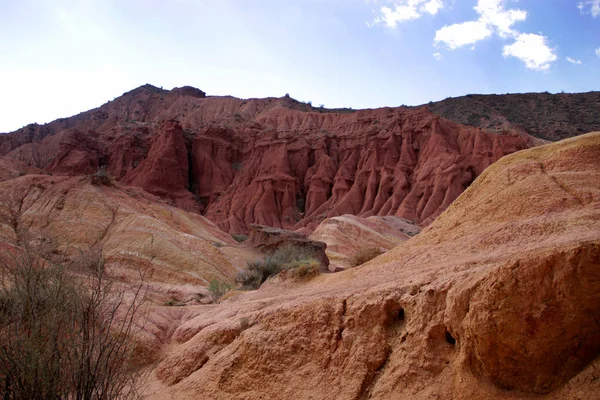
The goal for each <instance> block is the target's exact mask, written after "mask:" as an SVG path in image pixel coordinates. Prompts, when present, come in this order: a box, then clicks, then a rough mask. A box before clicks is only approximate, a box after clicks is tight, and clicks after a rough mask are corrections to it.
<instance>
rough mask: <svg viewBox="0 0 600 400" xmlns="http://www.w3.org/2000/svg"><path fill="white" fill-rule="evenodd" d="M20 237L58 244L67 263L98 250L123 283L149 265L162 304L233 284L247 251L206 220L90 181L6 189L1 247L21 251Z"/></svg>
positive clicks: (33, 180)
mask: <svg viewBox="0 0 600 400" xmlns="http://www.w3.org/2000/svg"><path fill="white" fill-rule="evenodd" d="M21 233H27V238H28V240H31V241H33V242H38V243H39V242H45V241H47V242H52V243H51V245H52V246H54V249H53V253H54V254H61V255H64V256H65V257H68V258H75V257H77V256H78V253H79V252H88V251H90V249H92V250H93V249H100V250H101V251H102V254H103V255H104V257H106V265H107V266H108V267H109V268H111V269H114V272H115V277H116V278H118V279H120V280H121V281H125V282H128V281H137V280H139V275H138V272H139V271H138V270H139V268H140V266H143V267H145V266H146V265H147V264H149V265H150V269H149V270H148V271H147V272H148V273H147V275H146V283H148V284H149V285H150V290H151V292H152V294H154V295H156V296H155V299H157V301H159V302H160V300H161V299H162V300H163V301H166V300H169V299H172V300H177V301H189V300H191V299H194V296H195V295H196V294H198V293H205V292H206V289H205V287H206V286H207V284H208V282H210V281H211V280H212V279H218V280H219V281H229V282H233V280H234V278H235V276H236V274H237V271H238V268H239V267H243V266H245V263H244V262H243V260H242V259H243V258H244V254H245V252H246V250H244V249H239V248H237V246H236V243H235V241H233V239H232V238H231V237H230V236H229V235H228V234H226V233H225V232H223V231H221V230H220V229H219V228H218V227H217V226H215V225H214V224H213V223H212V222H210V221H209V220H207V219H206V218H204V217H202V216H200V215H197V214H192V213H188V212H185V211H182V210H180V209H178V208H176V207H172V206H169V205H168V204H166V203H165V202H163V201H161V200H160V199H158V198H155V197H154V196H151V195H149V194H148V193H146V192H144V191H143V190H140V189H138V188H124V187H120V186H104V185H92V184H90V178H86V177H68V176H47V175H26V176H22V177H20V178H15V179H11V180H7V181H4V182H0V247H2V248H4V249H10V248H12V247H14V246H19V245H20V244H21V243H20V241H21V240H23V239H22V237H21V236H20V234H21ZM233 249H235V250H233ZM232 253H239V254H232ZM251 257H255V255H254V253H252V254H251Z"/></svg>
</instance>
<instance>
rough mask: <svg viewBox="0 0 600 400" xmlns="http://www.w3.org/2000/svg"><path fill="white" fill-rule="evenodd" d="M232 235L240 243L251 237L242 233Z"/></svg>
mask: <svg viewBox="0 0 600 400" xmlns="http://www.w3.org/2000/svg"><path fill="white" fill-rule="evenodd" d="M231 237H232V238H233V240H235V241H236V242H238V243H243V242H245V241H246V240H248V239H249V237H248V235H242V234H237V233H234V234H233V235H231Z"/></svg>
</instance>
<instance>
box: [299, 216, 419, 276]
mask: <svg viewBox="0 0 600 400" xmlns="http://www.w3.org/2000/svg"><path fill="white" fill-rule="evenodd" d="M420 230H421V229H420V228H419V227H418V226H416V225H415V224H413V223H411V222H410V221H407V220H405V219H402V218H399V217H394V216H386V217H377V216H371V217H368V218H362V217H357V216H354V215H348V214H347V215H342V216H339V217H333V218H327V219H326V220H325V221H323V222H321V224H320V225H319V226H318V227H317V229H315V231H314V232H313V233H312V234H311V235H310V236H309V239H311V240H316V241H320V242H324V243H326V244H327V250H326V253H327V257H328V258H329V262H330V269H335V268H336V267H338V268H349V267H352V258H353V257H354V256H355V255H356V254H357V253H358V252H360V251H364V250H368V249H378V250H379V251H381V252H385V251H388V250H391V249H392V248H394V247H396V246H397V245H398V244H400V243H402V242H405V241H407V240H408V239H410V238H411V237H412V236H414V235H416V234H418V233H419V231H420Z"/></svg>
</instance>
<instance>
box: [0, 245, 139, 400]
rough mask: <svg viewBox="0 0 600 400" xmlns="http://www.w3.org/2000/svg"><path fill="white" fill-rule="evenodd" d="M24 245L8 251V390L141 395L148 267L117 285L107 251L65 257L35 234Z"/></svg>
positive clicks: (4, 266)
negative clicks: (141, 326)
mask: <svg viewBox="0 0 600 400" xmlns="http://www.w3.org/2000/svg"><path fill="white" fill-rule="evenodd" d="M21 249H22V251H20V252H19V253H17V254H12V255H7V254H2V255H0V269H1V270H0V396H1V397H2V398H4V399H98V400H104V399H116V398H119V399H128V398H139V395H138V393H137V387H138V385H139V382H140V381H141V380H140V375H139V372H138V371H139V370H140V368H139V367H140V365H139V362H140V360H139V358H138V357H137V355H139V352H140V346H139V345H138V344H137V343H136V342H135V341H134V338H133V334H134V333H135V332H134V330H135V329H136V326H135V324H134V317H135V316H136V314H138V313H139V310H140V306H141V303H142V301H143V297H144V296H143V292H142V289H143V283H142V282H143V274H142V275H141V276H140V282H139V284H136V285H134V286H133V287H129V288H127V289H119V290H117V289H116V288H115V287H113V282H112V280H111V279H110V278H109V276H108V274H107V272H106V270H105V268H104V262H103V259H102V258H101V257H99V256H98V255H99V254H100V253H99V252H97V253H96V252H93V253H90V254H82V257H81V259H80V260H78V261H77V262H76V263H63V262H60V261H53V260H52V257H51V253H45V252H43V251H41V250H40V249H39V248H34V246H32V245H29V244H28V242H27V241H25V242H24V243H22V246H21ZM75 264H77V265H75ZM81 265H85V267H86V268H85V271H83V270H82V269H81ZM74 268H77V269H78V271H77V274H74V272H73V269H74Z"/></svg>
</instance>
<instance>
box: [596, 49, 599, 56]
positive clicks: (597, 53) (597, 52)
mask: <svg viewBox="0 0 600 400" xmlns="http://www.w3.org/2000/svg"><path fill="white" fill-rule="evenodd" d="M596 55H597V56H598V57H600V47H598V48H597V49H596Z"/></svg>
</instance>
